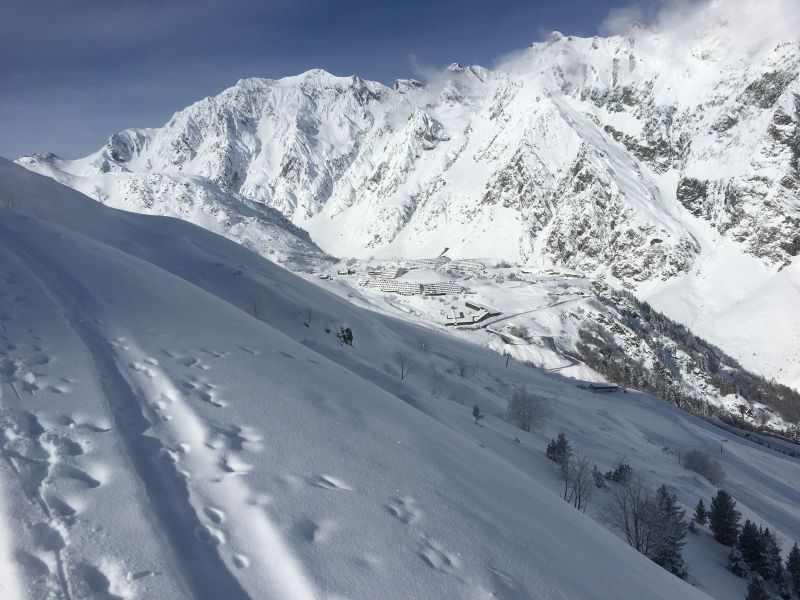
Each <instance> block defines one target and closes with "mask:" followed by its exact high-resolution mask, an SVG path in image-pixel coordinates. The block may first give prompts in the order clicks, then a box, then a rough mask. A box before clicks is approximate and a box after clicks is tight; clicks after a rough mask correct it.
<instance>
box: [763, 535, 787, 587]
mask: <svg viewBox="0 0 800 600" xmlns="http://www.w3.org/2000/svg"><path fill="white" fill-rule="evenodd" d="M761 543H762V546H763V548H764V571H763V572H762V573H761V576H762V577H763V578H764V579H766V580H767V581H774V582H776V583H778V582H780V580H781V576H782V575H783V558H782V557H781V548H780V546H779V545H778V540H777V539H776V538H775V536H774V535H773V534H772V533H771V532H770V530H769V527H767V528H766V529H765V530H764V531H763V532H762V534H761Z"/></svg>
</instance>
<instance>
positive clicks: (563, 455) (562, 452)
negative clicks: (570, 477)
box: [547, 433, 572, 468]
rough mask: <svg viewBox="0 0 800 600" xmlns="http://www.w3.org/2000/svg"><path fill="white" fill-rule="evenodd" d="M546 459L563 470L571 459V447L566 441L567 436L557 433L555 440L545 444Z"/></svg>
mask: <svg viewBox="0 0 800 600" xmlns="http://www.w3.org/2000/svg"><path fill="white" fill-rule="evenodd" d="M547 458H549V459H550V460H552V461H555V462H556V463H557V464H558V465H559V466H561V467H562V468H564V466H565V465H566V464H567V463H568V462H569V459H570V458H572V446H571V445H570V443H569V440H567V436H565V435H564V434H563V433H559V434H558V437H557V438H556V439H554V440H550V443H549V444H547Z"/></svg>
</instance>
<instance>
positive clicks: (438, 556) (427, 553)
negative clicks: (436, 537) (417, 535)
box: [419, 537, 458, 573]
mask: <svg viewBox="0 0 800 600" xmlns="http://www.w3.org/2000/svg"><path fill="white" fill-rule="evenodd" d="M419 557H420V558H421V559H422V562H424V563H425V564H426V565H428V566H429V567H431V568H432V569H437V570H439V571H444V572H446V573H449V572H451V571H453V570H455V569H457V568H458V558H456V557H455V556H453V555H451V554H449V553H447V552H445V551H444V550H443V549H442V548H440V547H439V546H438V545H437V544H435V543H434V542H432V541H431V540H429V539H428V538H426V537H423V538H422V547H421V548H420V551H419Z"/></svg>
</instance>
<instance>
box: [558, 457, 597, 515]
mask: <svg viewBox="0 0 800 600" xmlns="http://www.w3.org/2000/svg"><path fill="white" fill-rule="evenodd" d="M561 478H562V479H563V480H564V500H566V501H567V502H571V503H572V505H573V506H574V507H575V508H577V509H578V510H586V506H587V505H588V504H589V496H590V495H591V493H592V485H593V481H594V477H593V475H592V467H591V462H590V461H589V459H588V458H586V457H585V456H582V455H581V454H575V456H573V457H571V458H570V459H569V460H568V461H567V462H566V464H564V465H562V467H561Z"/></svg>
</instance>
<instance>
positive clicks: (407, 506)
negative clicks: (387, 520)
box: [386, 496, 422, 525]
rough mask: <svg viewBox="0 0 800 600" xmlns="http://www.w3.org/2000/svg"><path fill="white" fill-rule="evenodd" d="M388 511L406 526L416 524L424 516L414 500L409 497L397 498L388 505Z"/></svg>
mask: <svg viewBox="0 0 800 600" xmlns="http://www.w3.org/2000/svg"><path fill="white" fill-rule="evenodd" d="M386 510H388V511H389V514H391V515H392V516H394V517H397V519H398V520H399V521H400V522H401V523H405V524H406V525H409V524H411V523H416V522H417V521H419V519H420V518H421V516H422V512H421V511H420V510H419V509H418V508H417V507H416V505H415V501H414V499H413V498H411V497H409V496H395V497H394V498H392V499H391V500H390V501H389V504H387V505H386Z"/></svg>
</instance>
